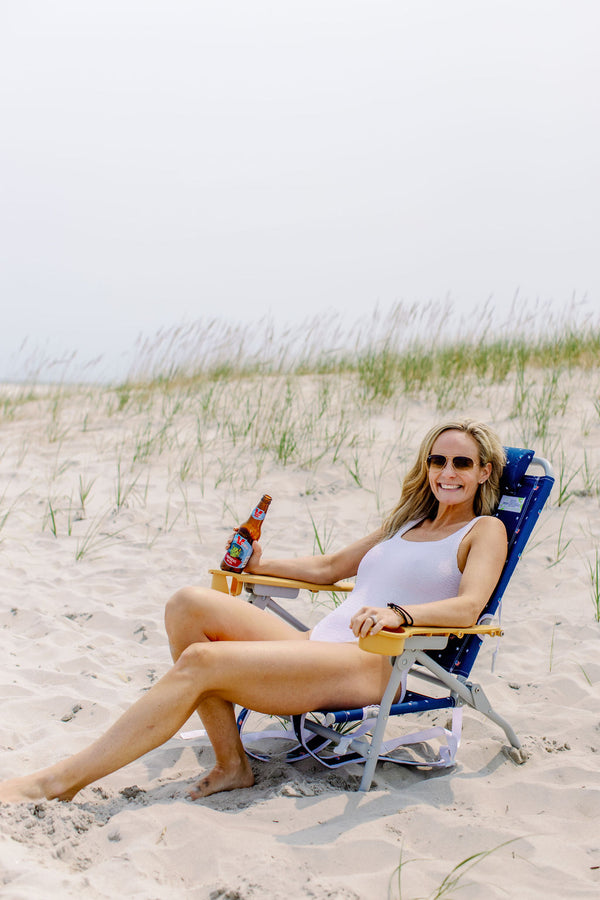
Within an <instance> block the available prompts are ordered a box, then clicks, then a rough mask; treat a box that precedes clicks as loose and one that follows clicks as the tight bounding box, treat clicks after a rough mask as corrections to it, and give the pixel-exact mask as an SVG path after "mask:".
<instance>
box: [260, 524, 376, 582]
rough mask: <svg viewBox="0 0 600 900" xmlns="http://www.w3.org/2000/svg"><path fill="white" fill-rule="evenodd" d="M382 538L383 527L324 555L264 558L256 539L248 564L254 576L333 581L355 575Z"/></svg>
mask: <svg viewBox="0 0 600 900" xmlns="http://www.w3.org/2000/svg"><path fill="white" fill-rule="evenodd" d="M381 538H382V532H381V529H378V530H377V531H374V532H373V533H372V534H369V535H367V536H366V537H364V538H361V539H360V540H359V541H355V542H354V543H353V544H350V545H349V546H348V547H344V549H343V550H338V551H337V552H336V553H326V554H324V555H322V556H301V557H298V558H297V559H263V556H262V548H261V546H260V544H259V543H258V542H257V541H255V542H254V544H253V545H252V556H251V557H250V561H249V563H248V565H247V566H246V572H248V573H249V574H251V575H275V576H278V577H279V578H296V579H298V580H299V581H309V582H311V583H312V584H334V583H335V582H336V581H339V580H340V579H342V578H351V577H352V576H353V575H356V572H357V569H358V566H359V563H360V561H361V559H362V558H363V556H364V555H365V553H367V551H368V550H370V549H371V547H374V546H375V544H378V543H379V541H380V540H381Z"/></svg>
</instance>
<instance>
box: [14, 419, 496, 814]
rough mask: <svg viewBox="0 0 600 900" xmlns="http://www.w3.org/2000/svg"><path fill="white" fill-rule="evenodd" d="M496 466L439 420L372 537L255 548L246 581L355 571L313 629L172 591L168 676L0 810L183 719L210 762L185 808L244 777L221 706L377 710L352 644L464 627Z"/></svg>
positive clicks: (480, 431) (85, 774)
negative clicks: (330, 549)
mask: <svg viewBox="0 0 600 900" xmlns="http://www.w3.org/2000/svg"><path fill="white" fill-rule="evenodd" d="M503 465H504V451H503V449H502V446H501V444H500V442H499V440H498V438H497V437H496V435H495V434H494V433H493V432H492V431H491V430H490V429H489V428H488V427H487V426H485V425H481V424H477V423H474V422H468V421H467V422H450V423H447V424H445V425H441V426H438V427H436V428H434V429H432V430H431V431H430V432H429V433H428V434H427V435H426V436H425V438H424V440H423V443H422V444H421V448H420V450H419V455H418V458H417V461H416V463H415V465H414V466H413V468H412V469H411V470H410V472H409V473H408V475H407V477H406V479H405V481H404V484H403V488H402V495H401V497H400V501H399V503H398V505H397V507H396V508H395V509H394V511H393V512H392V513H391V515H390V516H389V517H388V519H387V520H386V521H385V522H384V524H383V526H382V527H381V528H379V529H378V530H377V531H375V532H374V533H373V534H370V535H368V536H367V537H364V538H362V539H361V540H359V541H356V542H355V543H353V544H351V545H350V546H349V547H346V548H345V549H343V550H340V551H338V552H337V553H331V554H327V555H325V556H316V557H305V558H301V559H286V560H264V559H263V558H262V552H261V548H260V546H259V545H258V544H255V545H254V552H253V554H252V557H251V559H250V562H249V564H248V567H247V571H248V572H251V573H254V574H269V575H278V576H282V577H289V578H299V579H302V580H305V581H310V582H314V583H317V584H318V583H320V584H331V583H333V582H335V581H338V580H339V579H342V578H348V577H350V576H353V575H357V580H356V587H355V589H354V590H353V591H352V593H351V594H350V595H349V596H348V598H347V599H346V600H345V601H344V603H343V604H342V605H341V606H340V607H338V608H337V609H336V610H334V611H333V612H332V613H330V614H329V615H328V616H326V617H325V619H324V620H323V621H322V622H320V623H319V624H318V625H317V626H316V627H315V628H314V629H313V630H312V632H307V633H299V632H298V631H296V630H295V629H294V628H292V627H291V626H290V625H287V624H286V623H284V622H283V621H281V620H279V619H277V618H276V617H274V616H273V615H271V614H270V613H268V612H265V611H264V610H260V609H257V608H256V607H254V606H252V605H250V604H248V603H246V602H245V601H243V600H240V599H238V598H235V597H228V596H226V595H224V594H222V593H219V592H217V591H212V590H209V589H205V588H184V589H182V590H181V591H179V592H178V593H177V594H175V596H174V597H173V598H171V600H170V601H169V603H168V605H167V609H166V615H165V622H166V628H167V632H168V635H169V643H170V646H171V652H172V655H173V659H174V663H175V664H174V665H173V667H172V668H171V669H170V670H169V672H168V673H167V674H166V675H165V676H164V677H163V678H162V679H161V680H160V681H159V682H157V684H156V685H154V686H153V687H152V688H151V690H149V691H148V692H147V693H146V694H144V696H143V697H141V698H140V700H138V701H137V702H136V703H135V704H134V705H133V706H132V707H131V708H130V709H129V710H128V711H127V712H126V713H124V714H123V715H122V716H121V718H120V719H119V720H118V721H117V722H116V723H115V724H114V725H113V726H112V727H111V728H110V729H109V730H108V731H107V732H106V733H105V734H104V735H102V737H100V738H99V739H98V740H97V741H95V742H94V743H93V744H91V745H90V746H89V747H87V748H86V749H85V750H82V751H81V752H79V753H76V754H75V755H74V756H71V757H69V758H68V759H66V760H63V761H62V762H59V763H57V764H55V765H53V766H50V767H49V768H47V769H43V770H41V771H39V772H36V773H34V774H32V775H28V776H25V777H22V778H14V779H11V780H9V781H5V782H2V783H1V784H0V800H2V801H5V802H7V801H8V802H17V801H19V800H36V799H42V798H47V799H53V798H59V799H61V800H70V799H72V797H74V796H75V794H76V793H77V792H78V791H79V790H81V788H82V787H84V786H86V785H88V784H90V783H91V782H93V781H96V780H97V779H98V778H102V777H103V776H105V775H108V774H109V773H110V772H113V771H115V770H116V769H119V768H121V767H122V766H125V765H127V764H128V763H130V762H132V761H133V760H134V759H137V758H138V757H140V756H142V755H143V754H144V753H147V752H148V751H149V750H152V749H153V748H154V747H157V746H159V745H160V744H162V743H163V742H164V741H166V740H168V739H169V738H170V737H172V736H173V735H174V734H175V733H176V732H177V731H178V729H180V728H181V727H182V725H183V724H184V723H185V722H186V721H187V719H188V718H189V717H190V716H191V714H192V713H193V711H194V710H197V711H198V713H199V714H200V716H201V718H202V721H203V723H204V727H205V728H206V731H207V733H208V736H209V738H210V741H211V743H212V746H213V749H214V752H215V757H216V762H215V766H214V768H213V769H212V770H211V771H210V772H209V773H208V774H207V775H206V776H205V777H204V778H203V779H202V780H201V781H200V782H199V783H198V784H197V785H196V787H195V788H194V789H193V790H192V791H191V792H190V794H191V796H192V798H194V799H196V798H198V797H203V796H208V795H209V794H212V793H215V792H216V791H222V790H232V789H234V788H240V787H249V786H250V785H252V784H253V781H254V778H253V774H252V770H251V768H250V765H249V763H248V759H247V757H246V754H245V753H244V749H243V746H242V744H241V741H240V738H239V735H238V731H237V727H236V724H235V715H234V704H236V703H237V704H239V705H242V706H246V707H249V708H250V709H254V710H256V711H258V712H263V713H268V714H271V713H272V714H278V713H279V714H288V715H291V714H294V713H302V712H306V711H307V710H310V709H318V708H320V707H327V706H328V707H330V708H331V707H335V706H337V707H339V708H344V707H347V706H350V705H351V706H359V705H363V706H364V705H367V704H371V703H377V702H378V701H379V700H380V699H381V696H382V694H383V691H384V689H385V686H386V684H387V680H388V676H389V671H390V669H389V661H388V659H387V658H386V657H382V656H379V655H376V654H371V653H366V652H365V651H363V650H360V649H359V647H358V643H357V641H358V637H359V636H364V635H367V634H376V633H377V632H378V631H380V630H381V629H382V628H388V629H398V628H400V627H401V626H402V625H403V624H406V622H407V621H411V620H412V621H414V624H415V625H463V626H465V627H467V626H470V625H473V624H474V623H475V622H476V620H477V618H478V616H479V613H480V612H481V610H482V609H483V607H484V606H485V604H486V602H487V600H488V599H489V597H490V595H491V593H492V591H493V589H494V587H495V585H496V582H497V581H498V578H499V576H500V572H501V570H502V566H503V564H504V560H505V557H506V533H505V530H504V526H503V525H502V523H501V522H500V521H499V520H498V519H496V518H493V517H492V516H491V513H492V512H493V510H494V508H495V506H496V503H497V501H498V497H499V481H500V475H501V473H502V468H503ZM359 567H360V568H359ZM388 601H389V602H391V603H392V606H387V605H386V604H387V603H388ZM394 606H401V610H397V609H394V608H393V607H394Z"/></svg>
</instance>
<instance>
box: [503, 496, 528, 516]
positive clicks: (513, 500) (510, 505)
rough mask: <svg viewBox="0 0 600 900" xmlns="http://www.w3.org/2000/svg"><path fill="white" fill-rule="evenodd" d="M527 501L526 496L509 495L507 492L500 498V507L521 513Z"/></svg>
mask: <svg viewBox="0 0 600 900" xmlns="http://www.w3.org/2000/svg"><path fill="white" fill-rule="evenodd" d="M524 503H525V497H508V496H507V495H506V494H505V495H504V496H503V497H501V498H500V503H499V504H498V509H502V510H505V511H506V512H515V513H520V512H521V510H522V509H523V504H524Z"/></svg>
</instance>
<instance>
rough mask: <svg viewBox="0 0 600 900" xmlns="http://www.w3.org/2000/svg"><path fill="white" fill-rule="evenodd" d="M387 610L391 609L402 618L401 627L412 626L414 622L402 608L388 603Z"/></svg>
mask: <svg viewBox="0 0 600 900" xmlns="http://www.w3.org/2000/svg"><path fill="white" fill-rule="evenodd" d="M388 609H393V610H394V612H395V613H398V615H399V616H402V618H403V619H404V622H403V623H402V624H403V625H409V626H410V625H414V624H415V620H414V619H413V617H412V616H411V614H410V613H409V612H407V611H406V610H405V609H404V608H403V607H402V606H398V605H397V604H396V603H388Z"/></svg>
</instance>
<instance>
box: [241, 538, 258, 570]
mask: <svg viewBox="0 0 600 900" xmlns="http://www.w3.org/2000/svg"><path fill="white" fill-rule="evenodd" d="M261 557H262V547H261V546H260V544H259V543H258V541H253V542H252V556H251V557H250V559H249V560H248V562H247V564H246V568H245V569H244V571H245V572H247V573H248V575H260V572H259V571H257V569H259V568H260V560H261Z"/></svg>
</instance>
